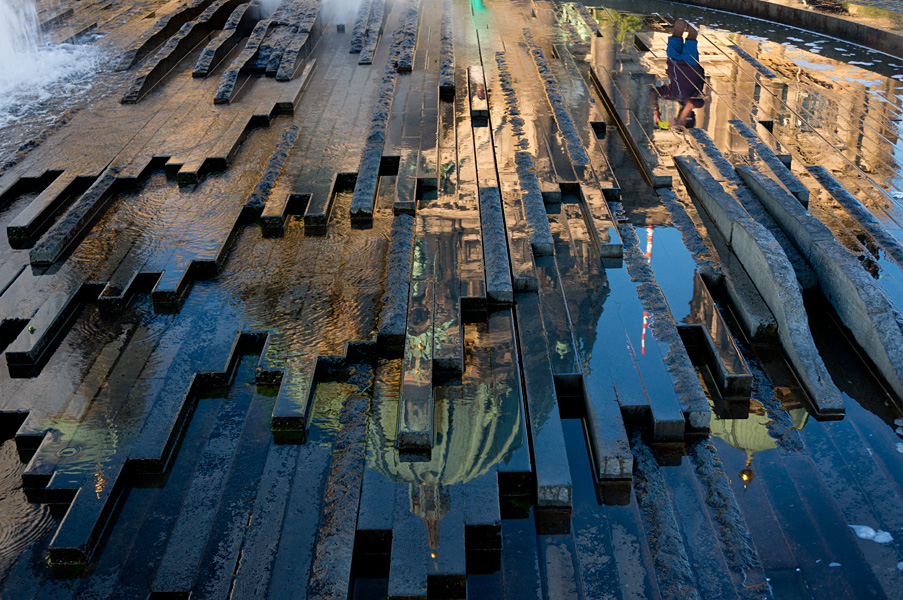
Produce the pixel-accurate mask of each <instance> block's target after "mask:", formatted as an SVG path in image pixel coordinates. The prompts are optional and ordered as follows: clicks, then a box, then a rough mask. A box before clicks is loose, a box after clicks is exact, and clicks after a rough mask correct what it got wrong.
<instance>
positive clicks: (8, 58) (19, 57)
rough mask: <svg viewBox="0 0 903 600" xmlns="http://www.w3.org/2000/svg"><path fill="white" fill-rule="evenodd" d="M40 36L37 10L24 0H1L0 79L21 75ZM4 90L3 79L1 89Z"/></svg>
mask: <svg viewBox="0 0 903 600" xmlns="http://www.w3.org/2000/svg"><path fill="white" fill-rule="evenodd" d="M40 39H41V34H40V26H39V23H38V11H37V10H36V9H35V6H34V4H32V3H31V2H29V1H28V0H25V1H24V2H16V1H15V0H0V82H2V81H3V80H7V79H8V80H12V79H18V78H20V77H21V76H22V72H23V71H25V70H26V66H27V65H26V64H25V63H27V62H28V60H27V59H28V57H30V56H31V55H33V54H34V53H35V52H36V51H37V49H38V41H39V40H40ZM2 90H3V86H2V83H0V91H2Z"/></svg>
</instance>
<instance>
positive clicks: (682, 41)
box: [649, 19, 705, 129]
mask: <svg viewBox="0 0 903 600" xmlns="http://www.w3.org/2000/svg"><path fill="white" fill-rule="evenodd" d="M685 35H686V38H684V36H685ZM698 35H699V32H698V31H697V30H696V28H695V27H693V26H692V25H690V24H689V23H687V22H686V21H685V20H683V19H678V20H677V21H675V22H674V29H673V30H672V32H671V37H669V38H668V52H667V54H668V66H667V75H668V79H669V83H667V84H665V85H661V86H658V87H653V88H652V89H651V90H650V91H649V96H650V99H651V100H652V111H653V119H654V121H655V124H656V125H657V126H658V127H659V128H661V129H669V128H671V127H695V126H696V114H695V113H694V109H697V108H702V107H703V106H705V99H704V98H703V94H702V91H703V86H704V85H705V70H704V69H703V68H702V65H700V64H699V48H698V47H697V40H696V38H697V37H698ZM660 100H666V101H671V102H672V103H676V104H677V106H676V110H674V116H673V117H672V118H671V119H669V120H663V119H662V113H661V109H660V107H659V101H660Z"/></svg>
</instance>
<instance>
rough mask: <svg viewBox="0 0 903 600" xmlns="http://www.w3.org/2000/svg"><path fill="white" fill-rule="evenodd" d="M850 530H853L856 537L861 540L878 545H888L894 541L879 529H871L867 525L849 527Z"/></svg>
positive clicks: (889, 535)
mask: <svg viewBox="0 0 903 600" xmlns="http://www.w3.org/2000/svg"><path fill="white" fill-rule="evenodd" d="M850 529H852V530H853V533H855V534H856V536H857V537H859V538H860V539H863V540H872V541H873V542H876V543H878V544H889V543H890V542H892V541H894V537H893V536H892V535H891V534H890V533H888V532H886V531H881V530H880V529H878V530H875V529H872V528H871V527H869V526H868V525H850Z"/></svg>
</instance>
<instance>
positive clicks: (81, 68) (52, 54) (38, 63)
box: [0, 0, 99, 126]
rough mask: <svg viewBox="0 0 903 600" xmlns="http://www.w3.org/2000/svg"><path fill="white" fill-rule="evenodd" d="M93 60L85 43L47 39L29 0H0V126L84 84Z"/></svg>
mask: <svg viewBox="0 0 903 600" xmlns="http://www.w3.org/2000/svg"><path fill="white" fill-rule="evenodd" d="M98 64H99V53H98V51H97V50H96V49H95V48H94V46H92V45H89V44H51V43H50V42H49V40H48V39H46V37H45V36H44V35H43V34H42V33H41V27H40V23H39V21H38V11H37V9H36V7H35V3H34V0H0V126H3V125H6V124H8V123H10V122H11V121H14V120H16V119H17V117H19V116H22V115H25V114H32V113H34V111H35V109H36V106H37V104H38V103H40V102H42V101H44V100H47V99H49V98H51V97H54V96H57V97H69V96H72V95H73V94H77V93H78V92H79V91H80V90H81V89H84V87H85V81H86V80H87V79H88V78H89V77H90V76H92V75H93V74H94V73H95V72H96V70H97V67H98Z"/></svg>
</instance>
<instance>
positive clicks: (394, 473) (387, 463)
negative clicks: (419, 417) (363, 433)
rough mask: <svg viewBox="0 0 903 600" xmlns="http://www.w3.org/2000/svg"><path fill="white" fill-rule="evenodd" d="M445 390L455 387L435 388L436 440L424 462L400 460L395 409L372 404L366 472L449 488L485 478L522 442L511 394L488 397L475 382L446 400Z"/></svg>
mask: <svg viewBox="0 0 903 600" xmlns="http://www.w3.org/2000/svg"><path fill="white" fill-rule="evenodd" d="M444 389H447V390H449V391H457V390H459V389H460V388H457V387H449V388H441V387H440V388H437V389H436V390H435V392H434V393H435V394H436V400H437V401H436V413H435V427H436V436H435V443H434V445H433V451H432V454H431V457H430V460H429V461H422V462H407V461H402V460H401V459H400V457H399V453H398V450H397V449H396V448H395V445H394V438H395V432H394V429H395V424H396V421H397V414H396V410H397V407H396V405H395V403H390V402H377V403H374V413H375V414H374V415H373V417H374V418H373V419H372V421H371V425H370V428H369V430H368V436H369V441H368V457H367V464H368V466H369V467H370V468H371V469H376V470H377V471H379V472H380V473H382V474H383V475H385V476H386V477H388V478H389V479H392V480H395V481H408V482H410V483H413V484H431V485H436V484H438V485H453V484H456V483H464V482H467V481H470V480H471V479H473V478H475V477H478V476H480V475H482V474H484V473H486V472H487V471H488V470H489V468H490V467H492V465H494V464H497V463H499V462H504V461H505V460H507V459H508V457H509V456H510V455H511V454H512V453H513V452H514V451H515V450H517V449H518V448H519V447H520V446H521V445H522V444H523V443H524V435H525V432H524V431H522V430H521V417H520V413H519V412H518V406H517V398H515V397H514V394H512V393H511V390H496V391H495V392H496V393H493V390H492V388H491V386H490V384H488V383H480V384H478V385H476V386H473V387H470V386H468V388H467V389H466V390H465V394H467V396H466V397H464V398H463V399H462V398H461V397H460V396H459V397H458V398H449V394H443V391H444ZM387 413H388V414H387ZM389 428H391V429H389ZM387 430H388V431H387Z"/></svg>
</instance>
